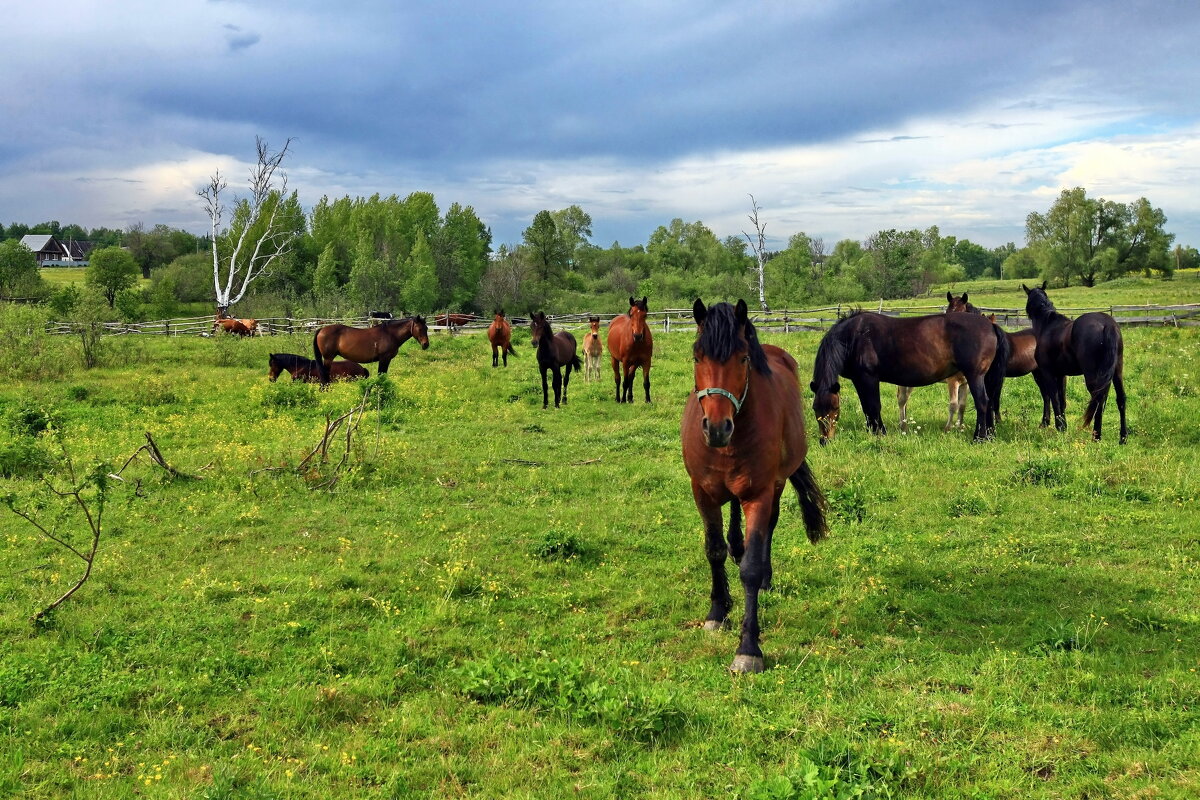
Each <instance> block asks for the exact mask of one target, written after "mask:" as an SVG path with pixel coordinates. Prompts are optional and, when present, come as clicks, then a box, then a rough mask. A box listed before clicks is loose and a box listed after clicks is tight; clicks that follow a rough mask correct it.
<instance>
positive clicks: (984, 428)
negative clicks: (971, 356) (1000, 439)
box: [967, 375, 991, 442]
mask: <svg viewBox="0 0 1200 800" xmlns="http://www.w3.org/2000/svg"><path fill="white" fill-rule="evenodd" d="M967 385H968V386H970V387H971V397H972V398H973V399H974V400H975V441H977V442H984V441H987V440H988V439H989V438H990V437H991V430H990V429H989V428H988V419H989V416H990V414H989V412H988V395H987V387H986V386H984V385H983V376H982V375H975V376H973V377H968V378H967Z"/></svg>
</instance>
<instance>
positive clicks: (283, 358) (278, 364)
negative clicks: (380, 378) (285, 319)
mask: <svg viewBox="0 0 1200 800" xmlns="http://www.w3.org/2000/svg"><path fill="white" fill-rule="evenodd" d="M267 367H268V370H267V377H268V378H269V379H270V380H271V382H272V383H274V382H275V379H276V378H278V377H279V374H280V373H281V372H284V371H286V372H287V373H288V374H289V375H291V376H292V380H294V381H304V382H306V383H310V382H312V381H319V380H320V379H321V372H320V370H319V369H318V367H317V362H316V361H313V360H312V359H311V358H305V357H304V356H297V355H293V354H292V353H271V355H270V356H269V357H268V359H267ZM367 374H368V373H367V371H366V370H365V369H363V367H361V366H360V365H358V364H355V363H354V362H353V361H334V362H333V364H332V365H331V366H330V367H329V378H330V380H335V381H339V380H344V381H352V380H355V379H357V378H365V377H367Z"/></svg>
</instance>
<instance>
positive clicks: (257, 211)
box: [197, 136, 303, 311]
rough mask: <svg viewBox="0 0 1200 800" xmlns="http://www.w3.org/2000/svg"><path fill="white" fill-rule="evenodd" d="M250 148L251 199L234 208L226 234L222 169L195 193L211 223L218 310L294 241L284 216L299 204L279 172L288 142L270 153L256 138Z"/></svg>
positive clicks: (229, 303)
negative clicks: (252, 163)
mask: <svg viewBox="0 0 1200 800" xmlns="http://www.w3.org/2000/svg"><path fill="white" fill-rule="evenodd" d="M254 143H255V149H256V150H257V153H258V159H257V163H256V164H255V166H254V167H253V168H252V169H251V172H250V181H249V188H250V196H249V197H248V198H245V199H242V200H241V201H239V202H238V203H237V204H236V206H235V207H234V210H233V214H232V218H231V220H230V224H229V228H228V229H224V230H223V229H222V227H221V226H222V223H223V218H224V215H225V211H226V208H225V203H224V200H223V198H222V193H223V192H224V191H225V189H226V188H228V184H226V182H225V180H224V179H223V178H222V177H221V173H220V170H217V171H216V172H214V173H213V175H212V177H211V178H210V179H209V182H208V185H207V186H206V187H204V188H203V189H201V190H200V191H199V192H197V194H198V195H199V196H200V197H201V198H203V200H204V210H205V212H206V213H207V214H208V218H209V220H210V221H211V222H212V239H213V246H212V260H213V289H214V291H215V293H216V301H217V308H218V309H219V310H221V311H228V309H229V307H230V306H232V305H233V304H234V303H237V302H238V301H239V300H241V299H242V297H244V296H245V294H246V290H247V289H249V288H250V284H251V283H252V282H253V281H254V280H255V279H256V278H258V277H260V276H262V275H263V274H264V273H265V272H266V271H267V270H268V269H270V267H271V265H272V264H273V263H274V262H275V261H276V260H277V259H279V258H280V257H281V256H283V254H284V253H286V252H287V251H288V247H289V246H290V245H291V243H292V240H293V239H294V238H295V236H296V229H295V226H294V224H288V223H289V221H288V219H287V217H288V216H294V215H295V212H296V211H298V210H299V200H298V199H297V198H296V195H295V193H293V194H292V196H291V197H290V198H288V197H287V173H286V172H284V171H283V170H281V169H280V165H282V164H283V160H284V158H286V157H287V153H288V148H289V147H290V146H291V143H292V140H291V139H288V140H287V141H286V142H284V144H283V148H282V149H280V150H279V151H277V152H271V149H270V146H269V145H268V144H267V143H266V142H265V141H264V140H263V139H262V138H261V137H258V136H256V137H255V138H254ZM277 181H278V183H277ZM301 219H303V216H302V215H301ZM222 245H224V246H222Z"/></svg>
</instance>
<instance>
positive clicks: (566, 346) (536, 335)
mask: <svg viewBox="0 0 1200 800" xmlns="http://www.w3.org/2000/svg"><path fill="white" fill-rule="evenodd" d="M529 329H530V331H532V333H533V337H532V338H533V346H534V347H535V348H537V362H538V369H539V370H541V372H542V408H548V407H549V406H550V394H549V391H548V390H547V388H546V371H547V370H553V371H554V407H555V408H558V405H559V401H560V400H561V402H562V404H563V405H566V403H567V384H569V383H570V382H571V370H572V369H574V370H575V371H576V372H578V371H579V370H581V369H583V364H581V363H580V361H579V356H577V355H575V337H574V336H572V335H571V332H570V331H559V332H558V333H554V332H553V331H551V330H550V320H548V319H546V315H545V314H544V313H542V312H541V311H538V312H535V313H531V314H530V315H529ZM563 367H566V368H567V371H566V374H565V375H564V374H563V371H562V368H563Z"/></svg>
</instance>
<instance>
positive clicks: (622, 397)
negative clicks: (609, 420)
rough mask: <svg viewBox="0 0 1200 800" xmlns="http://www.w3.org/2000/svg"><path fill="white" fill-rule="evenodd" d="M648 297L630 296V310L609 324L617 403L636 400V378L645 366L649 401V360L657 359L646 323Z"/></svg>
mask: <svg viewBox="0 0 1200 800" xmlns="http://www.w3.org/2000/svg"><path fill="white" fill-rule="evenodd" d="M646 300H647V298H645V297H643V298H642V299H641V300H637V299H634V298H633V297H630V298H629V313H627V314H624V315H622V316H619V317H614V318H613V321H612V322H610V323H609V325H608V355H609V357H610V358H611V359H612V368H613V379H614V380H615V381H616V384H617V402H618V403H632V402H633V378H634V375H635V373H637V369H638V367H641V368H642V384H643V386H644V387H645V389H646V402H647V403H649V402H650V362H651V361H652V360H653V358H654V337H653V336H652V335H651V333H650V326H649V325H647V324H646V313H647V312H648V311H649V308H648V306H647V304H646Z"/></svg>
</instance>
